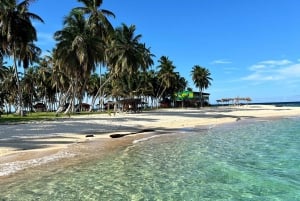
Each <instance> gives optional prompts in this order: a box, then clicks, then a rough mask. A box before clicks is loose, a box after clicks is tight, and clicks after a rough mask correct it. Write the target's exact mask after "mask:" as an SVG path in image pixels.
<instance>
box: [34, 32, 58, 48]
mask: <svg viewBox="0 0 300 201" xmlns="http://www.w3.org/2000/svg"><path fill="white" fill-rule="evenodd" d="M54 42H55V41H54V38H53V34H52V33H51V34H50V33H43V32H39V33H38V44H39V45H43V46H44V45H50V46H53V44H54Z"/></svg>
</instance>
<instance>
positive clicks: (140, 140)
mask: <svg viewBox="0 0 300 201" xmlns="http://www.w3.org/2000/svg"><path fill="white" fill-rule="evenodd" d="M156 137H160V135H152V136H150V137H145V138H141V139H138V140H134V141H133V142H132V143H133V144H136V143H139V142H143V141H147V140H150V139H152V138H156Z"/></svg>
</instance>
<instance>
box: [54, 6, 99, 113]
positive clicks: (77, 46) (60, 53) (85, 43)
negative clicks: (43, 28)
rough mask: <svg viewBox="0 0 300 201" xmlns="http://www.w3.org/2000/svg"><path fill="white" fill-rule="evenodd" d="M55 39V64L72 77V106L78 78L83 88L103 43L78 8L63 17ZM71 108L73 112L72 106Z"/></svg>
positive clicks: (94, 66)
mask: <svg viewBox="0 0 300 201" xmlns="http://www.w3.org/2000/svg"><path fill="white" fill-rule="evenodd" d="M55 39H56V40H57V41H58V43H57V46H56V49H55V52H54V58H56V59H57V60H56V61H57V63H56V64H57V65H58V66H59V68H60V70H61V71H63V72H65V73H66V74H67V75H69V76H70V77H71V78H72V82H73V84H74V86H75V87H74V88H73V101H72V103H73V105H72V106H74V100H75V99H74V98H75V96H76V91H77V89H78V87H79V85H78V84H79V80H80V79H82V80H83V86H82V89H84V88H85V87H84V86H85V85H86V82H87V80H88V78H89V76H90V75H91V72H94V71H95V69H96V62H97V61H98V60H99V58H101V57H102V54H103V51H104V50H103V45H102V44H103V43H102V40H101V38H99V37H98V36H96V35H94V34H93V32H92V30H91V29H90V27H89V25H88V23H87V21H86V20H85V18H84V13H83V12H82V11H80V10H73V11H72V12H71V13H70V15H69V16H67V17H66V18H65V21H64V28H63V30H61V31H57V32H56V33H55ZM81 93H83V91H82V92H81ZM80 101H81V99H80ZM72 110H73V112H74V107H72Z"/></svg>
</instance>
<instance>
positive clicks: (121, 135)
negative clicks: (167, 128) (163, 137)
mask: <svg viewBox="0 0 300 201" xmlns="http://www.w3.org/2000/svg"><path fill="white" fill-rule="evenodd" d="M153 131H155V130H153V129H143V130H140V131H137V132H133V133H127V134H120V133H117V134H111V135H110V137H111V138H120V137H124V136H127V135H134V134H138V133H145V132H153Z"/></svg>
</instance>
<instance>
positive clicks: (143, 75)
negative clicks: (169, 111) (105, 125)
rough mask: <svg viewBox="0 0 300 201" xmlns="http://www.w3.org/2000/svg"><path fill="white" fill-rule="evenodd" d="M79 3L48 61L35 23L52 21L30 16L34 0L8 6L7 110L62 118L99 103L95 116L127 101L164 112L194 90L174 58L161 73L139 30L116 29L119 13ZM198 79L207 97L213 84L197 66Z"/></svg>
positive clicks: (1, 68) (2, 66)
mask: <svg viewBox="0 0 300 201" xmlns="http://www.w3.org/2000/svg"><path fill="white" fill-rule="evenodd" d="M77 1H78V2H80V3H81V4H82V6H81V7H76V8H73V9H72V10H71V11H70V13H69V14H68V15H67V16H66V17H65V18H64V19H63V27H62V29H61V30H58V31H56V32H55V33H54V39H55V41H56V45H55V47H54V48H53V49H52V50H51V51H48V54H46V55H43V56H41V53H42V51H41V49H40V48H39V47H37V46H36V44H35V43H36V41H37V32H36V29H35V27H34V26H33V23H32V22H33V21H38V22H41V23H44V21H43V19H42V18H41V17H39V16H38V15H37V14H34V13H31V12H30V11H29V6H30V3H31V2H32V1H30V0H24V1H21V2H20V3H17V1H15V0H2V2H1V4H0V31H1V32H0V44H1V46H0V88H1V91H0V106H2V107H3V106H5V108H6V110H7V111H8V112H10V111H11V108H12V107H13V108H16V109H17V112H18V113H19V114H20V115H22V112H23V110H24V108H26V109H27V110H33V107H34V104H35V103H37V102H43V103H44V104H46V105H47V108H48V109H49V110H56V111H57V112H61V111H65V112H75V111H76V109H78V108H77V107H76V105H77V106H80V105H81V103H83V102H87V101H85V99H88V100H91V105H92V107H91V109H92V108H94V106H95V104H99V105H102V104H104V100H108V99H111V100H120V99H125V98H127V99H128V98H142V99H143V100H145V101H146V102H149V103H151V105H152V106H158V105H159V102H160V101H161V100H164V99H170V100H174V99H175V97H174V94H175V93H176V92H178V91H183V90H184V89H186V87H187V84H188V83H187V81H186V79H185V78H184V77H182V76H181V75H180V73H179V72H177V71H176V66H175V65H174V64H173V62H172V60H170V59H169V58H168V57H167V56H161V57H160V58H159V59H158V61H157V62H158V65H157V66H156V68H155V67H154V68H153V65H154V60H153V59H154V57H155V55H154V54H153V53H152V52H151V50H150V47H148V46H147V45H146V44H145V43H143V42H142V41H141V38H142V35H141V34H137V33H136V27H135V25H126V24H124V23H123V24H121V25H120V26H118V27H113V26H112V24H111V23H110V21H109V19H110V18H114V17H115V14H114V13H113V12H111V11H109V10H105V9H102V8H101V5H102V1H98V0H77ZM11 60H13V62H12V64H8V63H9V61H11ZM20 69H21V70H20ZM97 69H99V72H96V70H97ZM191 75H192V79H193V81H194V83H195V85H196V86H197V87H198V88H199V91H200V92H202V91H203V90H204V89H206V88H207V87H208V86H209V85H210V84H211V83H210V81H211V80H212V79H211V78H210V73H209V70H208V69H206V68H203V67H200V66H198V65H195V66H194V67H193V69H192V71H191ZM96 101H97V103H96ZM66 103H68V104H67V107H66ZM79 109H80V108H79Z"/></svg>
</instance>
